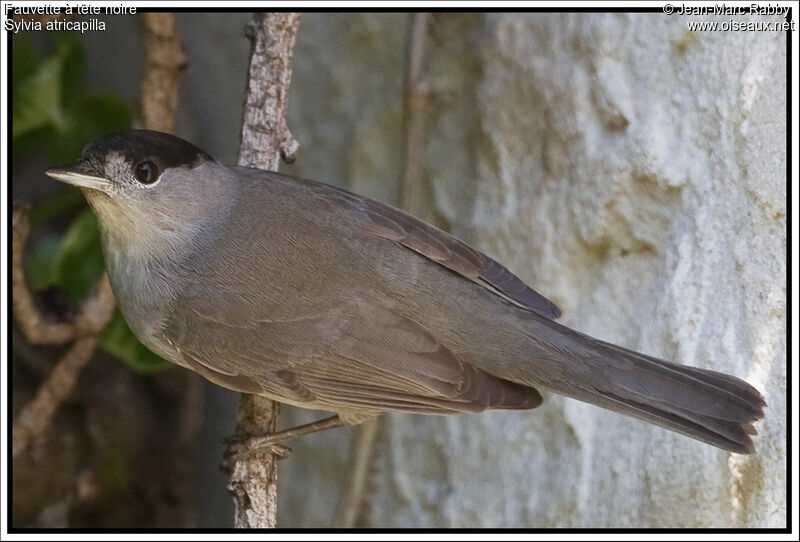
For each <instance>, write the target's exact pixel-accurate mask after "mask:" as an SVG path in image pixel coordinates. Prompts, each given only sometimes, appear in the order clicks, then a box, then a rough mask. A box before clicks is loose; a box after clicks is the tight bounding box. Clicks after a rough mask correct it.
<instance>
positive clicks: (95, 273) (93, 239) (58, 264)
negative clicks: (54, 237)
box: [52, 209, 105, 301]
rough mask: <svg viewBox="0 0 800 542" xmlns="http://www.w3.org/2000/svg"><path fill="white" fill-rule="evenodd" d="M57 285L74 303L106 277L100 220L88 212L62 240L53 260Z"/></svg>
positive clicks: (74, 223) (74, 222) (82, 215)
mask: <svg viewBox="0 0 800 542" xmlns="http://www.w3.org/2000/svg"><path fill="white" fill-rule="evenodd" d="M52 266H53V271H52V273H53V278H54V280H55V283H56V284H57V285H58V286H60V287H61V289H62V290H64V292H66V293H67V295H68V296H69V297H70V298H71V299H72V300H73V301H80V300H82V299H84V298H85V297H86V296H87V295H88V293H89V290H90V289H91V288H92V286H94V284H95V283H96V282H97V281H98V279H99V278H100V276H101V275H102V274H103V269H104V268H105V265H104V263H103V250H102V247H101V245H100V233H99V232H98V231H97V219H96V218H95V216H94V214H93V213H92V212H91V211H90V210H89V209H86V210H85V211H83V212H82V213H81V214H79V215H78V216H77V218H75V220H74V221H73V222H72V224H71V225H70V227H69V228H68V229H67V232H66V233H65V234H64V236H63V237H62V238H61V242H60V244H59V249H58V252H57V253H56V255H55V258H54V260H53V264H52Z"/></svg>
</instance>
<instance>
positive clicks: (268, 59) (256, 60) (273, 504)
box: [225, 13, 300, 528]
mask: <svg viewBox="0 0 800 542" xmlns="http://www.w3.org/2000/svg"><path fill="white" fill-rule="evenodd" d="M299 22H300V15H299V14H297V13H257V14H256V15H254V17H253V20H252V22H251V23H250V24H248V26H247V28H246V31H245V32H246V34H247V36H248V37H249V38H250V41H251V48H250V55H251V56H250V70H249V72H248V81H247V97H246V99H245V107H244V113H243V120H242V144H241V147H240V149H239V160H238V162H239V165H242V166H250V167H258V168H261V169H271V170H275V169H277V168H278V163H279V161H280V157H281V156H282V157H283V158H284V159H285V160H286V161H291V160H293V159H294V155H295V152H296V151H297V147H298V144H297V142H296V141H295V140H294V138H293V137H292V135H291V133H290V132H289V129H288V127H287V125H286V106H287V95H288V87H289V82H290V80H291V75H292V71H291V60H292V51H293V49H294V42H295V36H296V35H297V26H298V24H299ZM278 410H279V407H278V403H275V402H273V401H270V400H269V399H267V398H265V397H259V396H255V395H247V394H242V398H241V400H240V403H239V413H238V420H237V425H236V433H235V436H236V437H237V438H238V439H241V440H246V439H247V438H250V437H254V436H261V435H264V434H269V433H273V432H275V430H276V429H277V426H278ZM225 466H226V467H227V468H229V471H230V481H229V483H228V491H229V492H230V494H231V495H232V496H233V502H234V508H235V511H234V526H235V527H244V528H253V527H275V525H276V523H277V508H278V486H277V481H278V471H277V457H276V456H275V455H274V454H273V453H271V450H270V449H269V448H264V449H261V450H257V451H255V452H254V453H251V454H234V455H232V456H231V461H230V463H229V464H226V465H225Z"/></svg>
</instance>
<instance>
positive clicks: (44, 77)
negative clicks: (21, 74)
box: [11, 55, 64, 139]
mask: <svg viewBox="0 0 800 542" xmlns="http://www.w3.org/2000/svg"><path fill="white" fill-rule="evenodd" d="M63 65H64V64H63V58H62V57H61V56H58V55H56V56H53V57H50V58H48V59H47V60H45V61H44V62H42V63H41V64H40V65H39V67H38V68H37V69H36V71H34V72H33V73H31V74H30V75H29V76H28V77H26V78H24V79H23V80H22V81H20V83H19V85H18V86H16V88H14V94H13V100H14V102H13V103H14V105H13V110H12V115H13V117H12V118H13V120H12V123H11V124H12V128H11V137H12V139H16V138H18V137H19V136H21V135H23V134H26V133H28V132H30V131H32V130H36V129H38V128H44V127H46V126H48V125H54V126H56V127H59V126H62V125H63V122H64V113H63V111H62V108H61V74H62V69H63Z"/></svg>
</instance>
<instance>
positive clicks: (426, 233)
mask: <svg viewBox="0 0 800 542" xmlns="http://www.w3.org/2000/svg"><path fill="white" fill-rule="evenodd" d="M234 169H235V170H236V171H238V172H240V173H241V174H243V175H245V176H253V177H256V178H263V179H265V180H266V179H268V181H267V182H273V183H288V184H289V185H295V186H298V187H302V189H303V190H304V192H305V194H308V193H316V194H317V195H319V196H320V202H324V203H321V205H325V204H331V203H334V202H338V204H339V205H343V206H344V207H342V208H341V211H342V212H343V213H344V214H347V215H349V216H351V217H352V216H353V215H356V214H357V215H360V216H361V224H360V226H361V227H362V228H363V231H364V232H365V233H367V234H369V235H374V236H377V237H380V238H383V239H388V240H390V241H395V242H397V243H398V244H400V245H401V246H403V247H405V248H407V249H410V250H413V251H415V252H416V253H418V254H420V255H421V256H423V257H425V258H426V259H428V260H430V261H432V262H435V263H437V264H439V265H441V266H443V267H445V268H447V269H449V270H451V271H453V272H455V273H457V274H458V275H460V276H462V277H464V278H467V279H469V280H471V281H472V282H475V283H476V284H479V285H480V286H482V287H484V288H486V289H487V290H489V291H490V292H492V293H494V294H495V295H498V296H500V297H502V298H504V299H506V300H507V301H509V302H511V303H513V304H514V305H517V306H518V307H521V308H523V309H525V310H528V311H531V312H534V313H536V314H538V315H540V316H543V317H545V318H549V319H556V318H559V317H560V316H561V311H560V310H559V308H558V307H557V306H556V305H555V303H553V302H552V301H550V300H549V299H547V298H546V297H544V296H543V295H541V294H539V293H538V292H536V291H534V290H533V289H532V288H530V287H529V286H527V285H526V284H525V283H524V282H522V280H520V279H519V277H517V276H516V275H514V274H513V273H512V272H511V271H509V270H508V269H506V268H505V267H504V266H503V265H502V264H500V263H499V262H497V261H495V260H493V259H492V258H490V257H489V256H487V255H486V254H483V253H482V252H480V251H478V250H476V249H474V248H472V247H471V246H469V245H468V244H467V243H465V242H463V241H461V240H460V239H458V238H457V237H454V236H452V235H450V234H449V233H447V232H444V231H442V230H440V229H438V228H436V227H434V226H431V225H430V224H428V223H426V222H424V221H422V220H420V219H418V218H416V217H414V216H412V215H410V214H408V213H406V212H405V211H402V210H400V209H397V208H395V207H392V206H391V205H387V204H385V203H382V202H380V201H377V200H373V199H371V198H368V197H365V196H361V195H358V194H354V193H352V192H349V191H347V190H344V189H341V188H338V187H335V186H331V185H328V184H325V183H320V182H317V181H311V180H308V179H301V178H297V177H292V176H289V175H283V174H279V173H275V172H266V171H261V170H254V169H251V168H238V167H237V168H234Z"/></svg>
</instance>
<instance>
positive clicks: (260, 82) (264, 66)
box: [238, 13, 300, 170]
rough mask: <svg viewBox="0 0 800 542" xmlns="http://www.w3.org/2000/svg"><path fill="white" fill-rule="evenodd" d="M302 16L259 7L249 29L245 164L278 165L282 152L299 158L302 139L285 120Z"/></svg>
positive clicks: (241, 158) (241, 157)
mask: <svg viewBox="0 0 800 542" xmlns="http://www.w3.org/2000/svg"><path fill="white" fill-rule="evenodd" d="M299 22H300V14H299V13H260V14H256V15H255V17H254V18H253V21H252V22H251V23H250V24H248V25H247V28H246V29H245V34H246V35H247V37H248V38H250V42H251V46H250V71H249V73H248V80H247V97H246V98H245V104H244V114H243V115H242V144H241V147H240V148H239V160H238V162H239V165H240V166H249V167H257V168H260V169H268V170H276V169H277V168H278V163H279V161H280V160H279V159H280V157H283V159H284V160H285V161H286V162H289V163H291V162H293V161H294V159H295V155H296V153H297V149H298V147H299V144H298V143H297V141H295V139H294V137H292V134H291V133H290V132H289V128H288V126H287V125H286V106H287V102H288V91H289V82H290V80H291V78H292V67H291V62H292V50H293V49H294V41H295V36H296V35H297V25H298V24H299Z"/></svg>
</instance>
